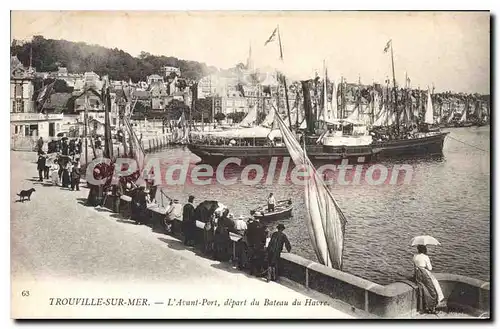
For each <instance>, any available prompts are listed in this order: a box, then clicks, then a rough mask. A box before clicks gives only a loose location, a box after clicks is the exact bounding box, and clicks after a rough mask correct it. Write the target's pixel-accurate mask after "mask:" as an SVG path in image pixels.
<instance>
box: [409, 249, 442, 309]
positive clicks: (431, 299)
mask: <svg viewBox="0 0 500 329" xmlns="http://www.w3.org/2000/svg"><path fill="white" fill-rule="evenodd" d="M413 263H414V265H415V281H416V283H417V285H418V287H419V300H421V302H420V303H419V310H420V311H424V312H434V311H435V309H436V306H438V304H439V302H441V301H442V300H444V295H443V291H442V290H441V286H440V285H439V282H438V281H437V279H436V278H435V277H434V275H433V274H432V273H431V270H432V265H431V261H430V259H429V257H428V256H427V255H425V254H417V255H415V256H414V257H413Z"/></svg>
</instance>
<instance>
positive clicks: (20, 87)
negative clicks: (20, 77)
mask: <svg viewBox="0 0 500 329" xmlns="http://www.w3.org/2000/svg"><path fill="white" fill-rule="evenodd" d="M15 93H16V98H18V97H19V98H23V85H22V84H16V86H15Z"/></svg>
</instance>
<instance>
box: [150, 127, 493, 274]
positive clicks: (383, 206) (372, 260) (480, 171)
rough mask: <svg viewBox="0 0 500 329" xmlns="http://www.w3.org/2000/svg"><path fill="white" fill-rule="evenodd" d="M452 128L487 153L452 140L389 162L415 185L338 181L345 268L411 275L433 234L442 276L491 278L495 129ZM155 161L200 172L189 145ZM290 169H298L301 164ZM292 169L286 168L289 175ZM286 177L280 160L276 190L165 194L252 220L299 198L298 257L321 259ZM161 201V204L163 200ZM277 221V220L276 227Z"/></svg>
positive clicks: (237, 187) (291, 223)
mask: <svg viewBox="0 0 500 329" xmlns="http://www.w3.org/2000/svg"><path fill="white" fill-rule="evenodd" d="M449 131H450V136H451V137H453V138H456V139H459V140H463V141H466V142H467V143H469V144H473V145H475V146H477V147H479V148H481V149H484V150H487V152H484V151H481V150H478V149H476V148H473V147H470V146H466V145H464V144H462V143H460V142H458V141H456V140H454V139H451V138H447V139H446V140H445V145H444V156H442V157H432V158H425V159H405V160H397V161H392V162H389V161H387V162H383V163H381V164H383V165H385V166H386V167H388V168H391V167H393V166H394V165H395V164H400V165H411V166H412V167H413V174H412V179H411V182H410V183H408V184H404V183H401V182H402V180H398V183H397V184H393V185H389V184H381V185H378V186H373V185H369V184H366V183H363V182H362V183H361V184H360V185H352V184H350V185H340V184H338V183H337V184H334V185H333V186H331V187H330V188H331V190H332V192H333V194H334V196H335V197H336V199H337V201H338V203H339V205H340V207H341V208H342V210H343V212H344V214H345V215H346V217H347V220H348V223H347V226H346V236H345V250H344V271H346V272H349V273H352V274H355V275H357V276H360V277H363V278H366V279H369V280H371V281H374V282H377V283H381V284H387V283H390V282H394V281H397V280H398V279H403V278H407V277H409V276H411V275H412V271H413V268H412V261H411V259H412V254H413V252H414V249H413V248H412V247H410V246H409V243H410V241H411V239H412V237H413V236H416V235H424V234H428V235H432V236H434V237H436V238H437V239H438V240H439V241H440V242H441V244H442V245H441V246H438V247H430V248H429V255H430V257H431V260H432V262H433V266H434V268H435V271H436V272H449V273H455V274H462V275H467V276H471V277H474V278H478V279H483V280H488V281H489V275H490V272H489V267H490V263H489V259H490V154H489V144H490V139H489V135H490V130H489V127H480V128H477V127H471V128H456V129H450V130H449ZM151 156H152V157H159V158H160V159H161V161H162V162H165V163H164V164H163V166H164V169H165V167H168V166H169V165H171V164H173V163H183V161H187V160H188V161H189V167H190V168H193V167H194V165H195V163H197V162H198V161H199V158H198V157H196V156H195V155H193V154H191V153H190V152H189V150H187V148H173V149H168V150H166V151H164V152H162V153H158V154H153V155H151ZM290 167H291V168H293V164H290ZM291 168H289V169H288V171H286V172H288V174H290V171H291ZM265 171H266V172H267V168H266V170H265ZM280 172H281V163H278V164H277V167H276V171H275V181H274V184H272V185H266V184H265V183H264V182H265V180H266V176H264V178H263V179H262V181H261V183H258V184H255V185H244V184H242V183H241V181H239V182H238V184H231V185H222V184H220V183H217V182H216V180H215V179H214V180H213V182H214V183H212V184H208V185H204V186H199V185H198V186H197V185H193V184H189V183H188V184H184V185H178V186H166V187H163V190H164V192H165V193H166V194H167V195H169V196H170V197H175V198H178V199H180V200H181V201H183V202H185V200H186V199H187V196H188V195H189V194H193V195H195V196H196V200H195V202H201V201H203V200H218V201H221V202H222V203H224V204H225V205H227V206H228V207H229V208H230V209H231V211H232V212H233V213H234V214H235V215H236V216H238V215H249V211H250V209H253V208H255V207H257V206H260V205H262V204H264V203H265V202H266V196H267V195H268V194H269V193H270V192H273V193H275V195H276V198H277V199H288V198H291V199H292V201H293V203H294V209H293V217H292V218H290V219H288V220H284V221H282V223H283V224H284V225H285V226H286V230H285V232H286V233H287V234H288V236H289V238H290V241H291V242H292V245H293V250H292V252H294V253H296V254H298V255H301V256H303V257H306V258H309V259H312V260H316V256H315V254H314V251H313V250H312V247H311V245H310V242H309V236H308V233H307V229H306V226H305V224H304V216H305V210H304V207H305V205H304V201H303V200H304V190H303V186H298V185H294V184H292V182H291V181H290V179H289V177H288V178H287V179H283V181H282V184H279V181H278V177H279V175H280ZM349 174H351V175H352V172H348V175H347V176H348V177H352V176H349ZM250 175H255V172H251V173H250ZM225 176H226V177H227V178H233V177H236V178H239V177H240V176H241V168H238V167H237V166H235V165H234V166H228V167H227V168H226V170H225ZM288 176H289V175H288ZM213 177H215V174H214V176H213ZM251 177H254V176H251ZM348 180H349V178H348ZM158 198H159V199H161V198H160V195H158ZM160 202H161V200H160ZM164 202H166V200H164ZM277 224H278V222H272V223H269V225H270V226H273V227H274V226H275V225H277ZM471 260H474V261H471Z"/></svg>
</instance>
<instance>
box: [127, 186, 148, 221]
mask: <svg viewBox="0 0 500 329" xmlns="http://www.w3.org/2000/svg"><path fill="white" fill-rule="evenodd" d="M144 190H145V186H140V187H139V188H138V190H137V191H136V193H135V194H133V196H132V204H131V210H132V214H131V215H132V216H131V217H132V218H131V219H132V220H133V221H135V223H136V224H138V225H142V224H146V223H147V221H146V210H147V201H146V192H145V191H144Z"/></svg>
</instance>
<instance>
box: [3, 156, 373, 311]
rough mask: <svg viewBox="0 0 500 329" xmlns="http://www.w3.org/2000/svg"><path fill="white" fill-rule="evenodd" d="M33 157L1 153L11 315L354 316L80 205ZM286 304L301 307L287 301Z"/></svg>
mask: <svg viewBox="0 0 500 329" xmlns="http://www.w3.org/2000/svg"><path fill="white" fill-rule="evenodd" d="M35 161H36V154H35V153H34V152H11V169H12V170H11V198H12V204H11V205H12V207H11V278H12V289H11V290H12V291H11V293H12V316H13V317H15V318H39V317H72V318H75V317H78V318H85V317H92V318H352V317H355V316H356V317H359V316H363V315H361V314H354V313H353V311H352V310H351V308H350V306H348V305H345V304H343V303H341V302H339V301H335V300H332V299H330V298H328V297H326V296H324V295H321V294H318V293H315V292H313V291H309V290H306V289H305V288H304V287H301V286H298V285H295V284H293V283H291V282H289V281H285V280H281V281H280V282H279V283H275V282H271V283H266V282H265V281H264V280H263V279H259V278H254V277H251V276H249V275H247V274H246V273H243V272H240V271H237V270H236V269H234V268H233V267H232V266H231V265H230V264H227V263H220V262H217V261H213V260H209V259H206V258H203V257H201V256H200V255H199V253H198V251H196V250H194V249H193V248H186V247H185V246H184V245H183V244H182V243H181V242H180V241H179V240H178V239H176V238H173V237H170V236H167V235H164V234H161V233H156V232H153V231H152V230H151V228H149V227H146V226H138V225H134V224H132V223H131V222H130V221H128V220H126V219H122V218H120V217H119V215H117V214H112V213H110V212H109V211H107V210H104V209H94V208H90V207H86V206H85V205H84V204H83V203H84V202H85V198H86V196H87V193H88V190H87V189H86V188H81V191H79V192H77V191H69V190H67V189H63V188H61V187H59V186H52V185H51V183H50V182H43V183H40V182H38V181H37V174H38V173H37V171H36V164H35ZM31 187H34V188H35V189H36V191H35V192H34V193H33V195H32V200H31V201H30V202H24V203H21V202H16V200H18V197H17V195H16V193H18V192H19V191H20V190H21V189H29V188H31ZM99 297H102V298H104V300H106V298H116V299H117V300H118V299H119V298H124V300H125V301H127V300H128V298H142V299H147V301H144V303H143V304H144V306H142V307H141V306H131V305H130V304H133V303H129V305H128V306H127V305H125V306H123V305H121V306H122V307H120V306H91V305H93V303H98V301H96V300H92V298H94V299H97V298H99ZM50 298H53V299H50ZM57 298H60V299H59V300H57ZM64 298H89V299H88V300H84V299H82V300H80V301H79V303H80V304H79V305H78V306H68V305H55V304H54V303H57V301H59V302H60V303H65V302H66V303H68V302H70V300H69V299H66V300H64ZM294 301H299V302H301V303H302V304H301V305H292V304H293V302H294ZM318 301H321V302H322V303H318ZM51 302H52V305H51ZM73 302H75V301H74V300H73ZM101 302H102V301H101ZM112 302H113V300H112V301H111V303H112ZM252 302H253V303H252ZM255 302H259V305H256V303H255ZM82 303H83V304H84V305H82ZM139 304H141V302H140V301H139ZM225 304H227V305H225ZM285 304H288V305H285ZM305 304H307V306H306V305H305ZM319 304H322V305H319Z"/></svg>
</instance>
